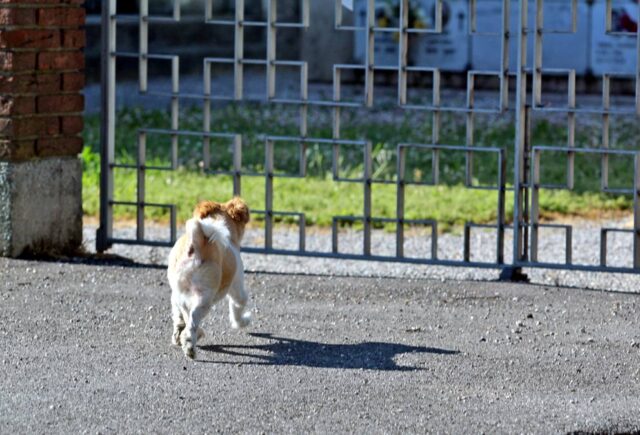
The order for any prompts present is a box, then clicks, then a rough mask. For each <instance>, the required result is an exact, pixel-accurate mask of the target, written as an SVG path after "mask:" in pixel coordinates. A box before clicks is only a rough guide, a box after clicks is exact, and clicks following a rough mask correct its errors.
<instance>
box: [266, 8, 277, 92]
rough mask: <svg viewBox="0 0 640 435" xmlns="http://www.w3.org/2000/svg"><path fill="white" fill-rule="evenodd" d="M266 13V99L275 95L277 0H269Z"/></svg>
mask: <svg viewBox="0 0 640 435" xmlns="http://www.w3.org/2000/svg"><path fill="white" fill-rule="evenodd" d="M268 5H269V10H268V14H267V101H270V100H271V99H273V98H275V96H276V37H277V29H276V21H277V19H278V12H277V6H278V2H277V0H269V3H268Z"/></svg>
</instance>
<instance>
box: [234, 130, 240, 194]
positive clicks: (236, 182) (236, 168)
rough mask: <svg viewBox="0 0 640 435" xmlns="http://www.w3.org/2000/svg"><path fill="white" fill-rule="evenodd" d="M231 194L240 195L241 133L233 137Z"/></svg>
mask: <svg viewBox="0 0 640 435" xmlns="http://www.w3.org/2000/svg"><path fill="white" fill-rule="evenodd" d="M233 195H234V196H240V195H242V135H239V134H237V135H235V136H234V137H233Z"/></svg>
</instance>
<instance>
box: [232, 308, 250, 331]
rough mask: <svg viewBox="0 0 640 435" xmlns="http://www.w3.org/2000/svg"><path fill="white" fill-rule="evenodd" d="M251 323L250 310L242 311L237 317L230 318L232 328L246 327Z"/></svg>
mask: <svg viewBox="0 0 640 435" xmlns="http://www.w3.org/2000/svg"><path fill="white" fill-rule="evenodd" d="M250 323H251V312H249V311H247V312H246V313H243V314H242V315H241V316H240V318H239V319H231V327H232V328H233V329H239V328H246V327H247V326H249V324H250Z"/></svg>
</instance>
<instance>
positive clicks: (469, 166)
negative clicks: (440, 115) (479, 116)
mask: <svg viewBox="0 0 640 435" xmlns="http://www.w3.org/2000/svg"><path fill="white" fill-rule="evenodd" d="M474 93H475V76H474V75H473V74H472V73H468V74H467V116H466V120H467V124H466V140H465V143H466V145H467V146H468V147H471V146H473V143H474V121H475V115H474V113H473V106H474ZM464 172H465V185H466V186H468V187H471V186H472V185H473V152H471V151H466V152H465V171H464Z"/></svg>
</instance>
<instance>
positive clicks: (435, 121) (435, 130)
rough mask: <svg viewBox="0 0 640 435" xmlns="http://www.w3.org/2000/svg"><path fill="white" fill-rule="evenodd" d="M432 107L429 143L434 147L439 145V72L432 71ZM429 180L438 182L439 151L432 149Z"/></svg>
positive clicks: (434, 182) (435, 183)
mask: <svg viewBox="0 0 640 435" xmlns="http://www.w3.org/2000/svg"><path fill="white" fill-rule="evenodd" d="M432 104H433V107H435V108H436V109H435V110H434V111H433V114H432V116H431V142H432V143H433V144H434V145H437V144H439V143H440V121H441V117H440V110H438V109H437V108H438V107H440V70H437V69H436V70H434V71H433V100H432ZM431 179H432V182H433V184H434V186H435V185H437V184H438V183H439V182H440V150H438V149H437V148H434V149H433V151H432V153H431Z"/></svg>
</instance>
